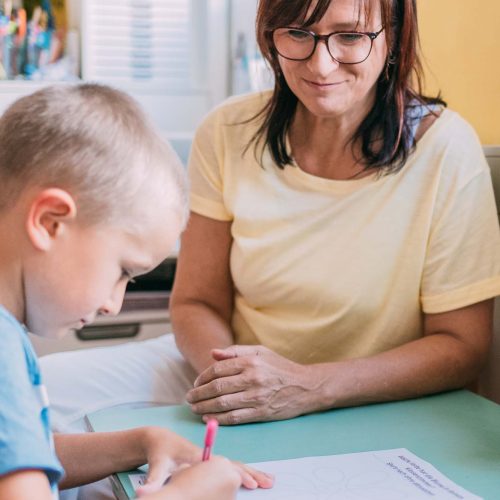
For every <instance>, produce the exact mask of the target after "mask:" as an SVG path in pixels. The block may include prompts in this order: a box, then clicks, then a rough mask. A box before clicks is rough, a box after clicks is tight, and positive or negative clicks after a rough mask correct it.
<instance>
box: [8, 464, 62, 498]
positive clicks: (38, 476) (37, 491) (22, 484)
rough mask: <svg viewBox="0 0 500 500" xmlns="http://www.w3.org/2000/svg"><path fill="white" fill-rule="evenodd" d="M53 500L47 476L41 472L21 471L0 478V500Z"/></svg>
mask: <svg viewBox="0 0 500 500" xmlns="http://www.w3.org/2000/svg"><path fill="white" fill-rule="evenodd" d="M12 498H15V499H16V500H52V498H53V497H52V492H51V490H50V485H49V481H48V479H47V475H46V474H45V473H44V472H43V471H40V470H20V471H16V472H12V473H10V474H7V475H5V476H2V477H0V500H10V499H12Z"/></svg>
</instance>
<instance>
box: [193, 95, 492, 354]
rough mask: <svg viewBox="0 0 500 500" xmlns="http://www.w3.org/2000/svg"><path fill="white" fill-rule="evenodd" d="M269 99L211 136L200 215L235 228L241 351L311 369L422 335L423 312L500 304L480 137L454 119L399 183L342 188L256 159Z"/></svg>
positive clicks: (197, 203) (199, 174)
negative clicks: (252, 348)
mask: <svg viewBox="0 0 500 500" xmlns="http://www.w3.org/2000/svg"><path fill="white" fill-rule="evenodd" d="M269 96H270V94H269V93H263V94H255V95H250V96H244V97H239V98H233V99H231V100H229V101H228V102H226V103H224V104H223V105H221V106H220V107H218V108H217V109H216V110H214V111H213V112H212V113H211V114H210V115H209V116H208V117H207V118H206V119H205V121H204V122H203V124H202V125H201V126H200V128H199V129H198V131H197V134H196V137H195V140H194V144H193V148H192V152H191V158H190V167H189V171H190V177H191V209H192V210H193V211H194V212H196V213H198V214H201V215H204V216H206V217H210V218H213V219H217V220H223V221H231V232H232V237H233V243H232V248H231V258H230V266H231V274H232V278H233V281H234V286H235V302H234V313H233V319H232V326H233V329H234V335H235V343H237V344H262V345H265V346H267V347H269V348H270V349H272V350H274V351H276V352H277V353H279V354H281V355H283V356H285V357H287V358H289V359H292V360H294V361H297V362H301V363H315V362H324V361H334V360H341V359H349V358H356V357H363V356H369V355H373V354H376V353H379V352H382V351H385V350H388V349H391V348H393V347H396V346H399V345H401V344H404V343H406V342H409V341H411V340H414V339H417V338H419V337H421V336H422V325H423V321H422V320H423V317H422V316H423V314H422V313H423V312H425V313H439V312H444V311H449V310H453V309H457V308H460V307H464V306H467V305H470V304H473V303H476V302H479V301H482V300H485V299H488V298H491V297H494V296H496V295H499V294H500V230H499V224H498V219H497V212H496V209H495V201H494V196H493V188H492V183H491V177H490V172H489V168H488V165H487V163H486V160H485V158H484V155H483V152H482V149H481V145H480V143H479V141H478V139H477V137H476V134H475V133H474V131H473V130H472V129H471V127H470V126H469V125H468V124H467V123H466V122H465V121H464V120H463V119H462V118H461V117H460V116H459V115H458V114H456V113H454V112H452V111H450V110H444V111H443V113H442V114H441V116H440V117H439V118H438V119H437V120H436V122H435V123H434V124H433V125H432V126H431V128H430V129H429V130H428V131H427V132H426V133H425V135H424V136H423V137H422V139H421V140H420V141H419V142H418V144H417V147H416V150H415V151H414V152H413V153H412V154H411V155H410V157H409V158H408V161H407V163H406V165H405V166H404V168H403V169H402V170H401V171H399V172H398V173H396V174H391V175H387V176H383V177H377V176H375V175H373V176H368V177H364V178H361V179H358V180H345V181H338V180H330V179H324V178H320V177H316V176H313V175H310V174H308V173H306V172H304V171H302V170H301V169H300V167H298V166H296V165H294V166H287V167H285V169H283V170H281V169H279V168H278V167H276V165H275V164H274V163H273V162H272V159H271V157H270V155H269V153H268V152H267V151H265V152H264V156H263V161H262V165H261V164H259V162H258V161H257V159H256V155H255V152H254V149H253V147H250V148H249V149H248V150H247V151H246V153H243V152H244V150H245V148H246V146H247V144H248V142H249V141H250V139H251V138H252V136H253V135H254V134H255V131H256V129H257V126H258V124H259V122H258V121H257V120H253V121H250V122H246V121H247V120H248V119H249V118H251V117H253V116H255V115H256V114H257V113H258V111H260V109H261V108H262V106H263V105H264V104H265V102H266V99H268V98H269Z"/></svg>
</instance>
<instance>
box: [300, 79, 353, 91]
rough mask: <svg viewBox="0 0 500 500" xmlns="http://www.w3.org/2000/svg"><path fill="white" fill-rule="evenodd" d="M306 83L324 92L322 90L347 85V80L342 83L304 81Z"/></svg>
mask: <svg viewBox="0 0 500 500" xmlns="http://www.w3.org/2000/svg"><path fill="white" fill-rule="evenodd" d="M304 82H306V83H307V85H309V86H310V87H312V88H314V89H319V90H322V89H331V88H332V87H337V86H338V85H342V84H343V83H345V80H343V81H341V82H313V81H311V80H305V79H304Z"/></svg>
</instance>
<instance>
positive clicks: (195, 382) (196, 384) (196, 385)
mask: <svg viewBox="0 0 500 500" xmlns="http://www.w3.org/2000/svg"><path fill="white" fill-rule="evenodd" d="M193 387H198V379H196V380H195V381H194V382H193Z"/></svg>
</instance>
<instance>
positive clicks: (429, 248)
mask: <svg viewBox="0 0 500 500" xmlns="http://www.w3.org/2000/svg"><path fill="white" fill-rule="evenodd" d="M416 19H417V18H416V12H415V2H414V1H413V0H397V1H396V0H371V1H368V0H366V1H364V2H361V1H359V2H358V0H333V1H329V0H318V1H305V0H261V2H260V4H259V11H258V19H257V34H258V40H259V43H260V47H261V50H262V52H263V54H264V55H265V57H266V58H267V60H268V61H269V63H270V64H271V67H272V68H273V71H274V73H275V77H276V86H275V89H274V91H273V92H268V93H264V94H256V95H252V96H245V97H239V98H235V99H232V100H230V101H228V102H227V103H225V104H223V105H222V106H220V107H219V108H218V109H216V110H215V111H214V112H213V113H212V114H211V115H210V116H209V117H208V118H207V119H206V120H205V122H204V123H203V124H202V125H201V127H200V129H199V131H198V133H197V136H196V139H195V142H194V145H193V149H192V155H191V162H190V172H191V183H192V216H191V220H190V223H189V225H188V229H187V230H186V232H185V234H184V237H183V240H182V248H181V252H180V256H179V262H178V270H177V275H176V282H175V288H174V293H173V297H172V303H171V314H172V321H173V326H174V331H175V334H176V342H177V344H178V347H179V349H180V350H181V352H182V353H183V354H184V356H185V357H186V358H187V360H188V361H189V362H190V363H191V365H192V366H193V367H194V369H195V370H192V368H191V367H190V366H189V365H188V364H187V363H186V362H185V361H184V360H183V359H182V358H181V356H180V354H179V352H178V351H177V349H176V348H175V345H174V342H173V339H172V337H171V336H163V337H160V338H159V339H154V340H149V341H146V342H142V343H133V344H124V345H121V346H119V347H113V348H108V349H102V348H101V349H95V350H93V351H92V353H89V352H88V351H87V352H82V351H79V352H73V353H60V354H56V355H51V356H48V357H46V358H45V359H42V368H43V371H44V378H45V380H46V384H47V386H48V389H49V394H50V395H51V402H52V409H53V421H54V422H55V428H56V430H64V431H67V432H70V431H77V430H79V429H81V426H82V417H83V416H84V415H85V414H86V413H89V412H92V411H96V410H98V409H100V408H104V407H106V406H112V405H121V404H130V403H136V402H141V403H142V402H146V403H149V402H155V403H162V404H178V403H182V402H183V401H184V397H185V395H186V392H187V399H188V401H189V402H190V403H191V405H192V408H193V411H195V412H196V413H199V414H200V415H203V416H204V417H205V418H206V417H207V416H215V417H216V418H217V419H218V420H219V422H221V423H222V424H234V423H240V422H249V421H258V420H273V419H282V418H289V417H293V416H296V415H300V414H304V413H308V412H312V411H316V410H321V409H325V408H336V407H341V406H348V405H359V404H364V403H370V402H376V401H387V400H395V399H402V398H409V397H415V396H419V395H422V394H429V393H433V392H438V391H443V390H447V389H452V388H457V387H463V386H464V385H465V384H467V383H468V382H470V381H472V380H474V379H475V377H476V376H477V374H478V372H479V370H480V368H481V364H482V362H483V360H484V357H485V354H486V352H487V350H488V346H489V342H490V337H491V329H492V326H491V323H492V298H493V297H495V296H496V295H498V294H499V293H500V234H499V227H498V220H497V215H496V210H495V205H494V199H493V192H492V186H491V179H490V174H489V170H488V167H487V165H486V162H485V159H484V157H483V154H482V150H481V147H480V144H479V142H478V140H477V137H476V136H475V134H474V132H473V131H472V130H471V128H470V127H469V126H468V125H467V124H466V123H465V122H464V121H463V120H462V119H461V118H460V117H459V116H458V115H457V114H456V113H453V112H452V111H449V110H447V109H445V108H444V106H443V103H442V101H440V100H439V99H428V98H425V97H423V96H422V95H421V93H420V91H419V90H418V89H419V86H418V76H419V74H420V65H419V58H418V55H417V26H416V22H417V21H416ZM415 80H416V82H417V83H416V87H415V88H414V87H413V84H412V81H415ZM68 366H71V370H69V371H68V370H67V367H68ZM195 372H197V373H195ZM61 373H64V377H63V379H61ZM195 379H196V381H195V386H196V387H195V388H192V383H193V380H195ZM190 389H191V390H190ZM188 391H189V392H188Z"/></svg>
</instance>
